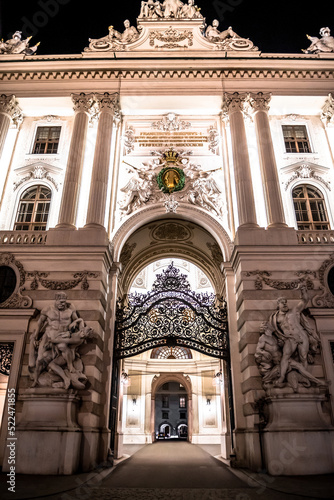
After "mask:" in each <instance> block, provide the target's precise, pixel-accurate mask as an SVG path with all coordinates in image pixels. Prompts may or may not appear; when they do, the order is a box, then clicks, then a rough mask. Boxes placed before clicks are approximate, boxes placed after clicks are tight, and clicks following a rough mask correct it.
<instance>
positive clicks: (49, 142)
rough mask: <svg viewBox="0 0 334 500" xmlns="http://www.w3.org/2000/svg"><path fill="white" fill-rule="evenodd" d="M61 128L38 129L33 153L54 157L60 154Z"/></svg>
mask: <svg viewBox="0 0 334 500" xmlns="http://www.w3.org/2000/svg"><path fill="white" fill-rule="evenodd" d="M60 129H61V127H37V132H36V137H35V142H34V147H33V151H32V153H33V154H34V155H38V154H43V155H45V154H46V155H53V154H56V153H57V152H58V144H59V137H60Z"/></svg>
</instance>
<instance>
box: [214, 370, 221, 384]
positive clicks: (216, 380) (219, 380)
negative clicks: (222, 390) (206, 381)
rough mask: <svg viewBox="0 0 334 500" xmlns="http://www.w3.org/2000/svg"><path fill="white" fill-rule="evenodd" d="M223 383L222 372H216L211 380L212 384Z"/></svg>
mask: <svg viewBox="0 0 334 500" xmlns="http://www.w3.org/2000/svg"><path fill="white" fill-rule="evenodd" d="M222 384H223V374H222V372H217V373H216V374H215V376H214V377H213V380H212V385H217V386H219V385H222Z"/></svg>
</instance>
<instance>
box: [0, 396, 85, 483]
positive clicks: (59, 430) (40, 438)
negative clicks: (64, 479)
mask: <svg viewBox="0 0 334 500" xmlns="http://www.w3.org/2000/svg"><path fill="white" fill-rule="evenodd" d="M18 400H19V401H20V400H21V401H23V410H22V416H21V418H20V421H19V423H18V425H17V428H16V438H17V440H16V464H15V467H16V472H17V473H18V474H74V473H75V472H77V470H78V467H79V458H80V446H81V438H82V429H81V427H80V426H79V425H78V424H77V418H76V415H77V405H78V403H79V401H80V399H79V398H78V397H77V396H76V395H75V394H71V393H68V392H67V391H65V390H61V389H57V390H55V389H52V388H49V389H48V388H36V389H28V390H26V391H25V393H24V395H21V396H19V398H18ZM6 463H7V460H6V457H5V461H4V464H6ZM4 470H5V467H4Z"/></svg>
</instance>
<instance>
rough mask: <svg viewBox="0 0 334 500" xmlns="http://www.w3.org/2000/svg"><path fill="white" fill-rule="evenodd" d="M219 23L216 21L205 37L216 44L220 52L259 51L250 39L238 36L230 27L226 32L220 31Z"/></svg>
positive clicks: (207, 29) (207, 30) (209, 27)
mask: <svg viewBox="0 0 334 500" xmlns="http://www.w3.org/2000/svg"><path fill="white" fill-rule="evenodd" d="M218 26H219V21H218V20H217V19H214V20H213V21H212V25H210V26H208V27H207V28H206V30H205V37H206V38H207V40H209V42H212V43H214V44H216V47H217V49H219V50H258V48H257V47H255V46H254V44H253V42H251V41H250V40H249V39H248V38H242V37H240V36H239V35H237V34H236V33H235V32H234V31H233V30H232V27H231V26H229V27H228V28H227V29H226V30H224V31H219V30H218Z"/></svg>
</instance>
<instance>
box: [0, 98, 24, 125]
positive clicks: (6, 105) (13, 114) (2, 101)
mask: <svg viewBox="0 0 334 500" xmlns="http://www.w3.org/2000/svg"><path fill="white" fill-rule="evenodd" d="M0 113H3V114H6V115H8V116H9V117H10V118H11V119H12V121H13V124H14V126H15V127H16V128H18V127H19V126H20V125H21V123H22V121H23V114H22V110H21V108H20V107H19V105H18V102H17V101H16V99H15V96H14V95H5V94H2V95H1V96H0Z"/></svg>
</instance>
